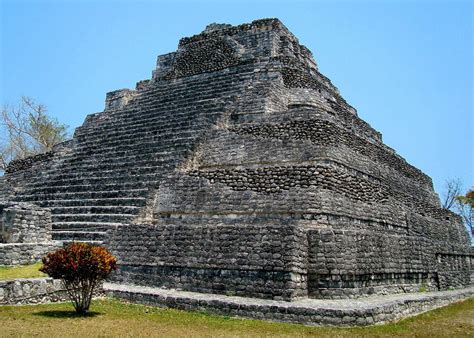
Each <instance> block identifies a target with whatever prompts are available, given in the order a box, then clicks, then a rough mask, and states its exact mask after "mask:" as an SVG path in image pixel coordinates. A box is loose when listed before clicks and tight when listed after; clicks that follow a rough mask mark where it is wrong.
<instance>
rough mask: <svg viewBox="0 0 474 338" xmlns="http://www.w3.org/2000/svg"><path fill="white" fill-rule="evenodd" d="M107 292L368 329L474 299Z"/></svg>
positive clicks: (459, 295)
mask: <svg viewBox="0 0 474 338" xmlns="http://www.w3.org/2000/svg"><path fill="white" fill-rule="evenodd" d="M104 291H105V292H106V294H107V295H109V296H112V297H117V298H121V299H125V300H128V301H131V302H135V303H142V304H147V305H154V306H160V307H170V308H177V309H182V310H198V311H206V312H209V313H214V314H218V315H231V316H238V317H245V318H253V319H264V320H272V321H281V322H291V323H302V324H306V325H332V326H364V325H373V324H382V323H385V322H389V321H394V320H397V319H401V318H403V317H408V316H413V315H416V314H419V313H422V312H425V311H428V310H432V309H435V308H438V307H441V306H445V305H448V304H450V303H452V302H455V301H459V300H462V299H465V298H468V297H471V296H473V295H474V286H471V287H469V288H465V289H458V290H453V291H436V292H424V293H411V294H395V295H387V296H374V297H368V298H363V299H356V300H354V299H350V300H349V299H341V300H322V299H302V300H297V301H293V302H285V301H275V300H264V299H256V298H245V297H234V296H224V295H216V294H204V293H197V292H187V291H179V290H172V289H161V288H152V287H143V286H136V285H121V284H114V283H104Z"/></svg>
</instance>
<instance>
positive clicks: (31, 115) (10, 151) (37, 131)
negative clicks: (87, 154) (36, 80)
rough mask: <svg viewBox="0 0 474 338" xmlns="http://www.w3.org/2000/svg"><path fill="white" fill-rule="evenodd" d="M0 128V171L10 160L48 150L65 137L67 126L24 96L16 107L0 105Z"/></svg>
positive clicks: (66, 135)
mask: <svg viewBox="0 0 474 338" xmlns="http://www.w3.org/2000/svg"><path fill="white" fill-rule="evenodd" d="M0 128H1V132H0V172H1V171H5V169H6V167H7V166H8V163H10V162H11V161H13V160H16V159H21V158H25V157H28V156H32V155H36V154H39V153H43V152H46V151H49V150H51V149H52V148H53V147H54V146H55V145H56V144H58V143H61V142H63V141H65V140H66V139H67V138H68V132H67V128H68V127H67V126H66V125H64V124H62V123H60V122H58V120H57V119H55V118H53V117H51V116H49V115H48V111H47V109H46V107H45V106H44V105H42V104H37V103H36V102H35V101H34V100H32V99H31V98H29V97H25V96H24V97H22V98H21V100H20V102H19V104H18V105H17V106H16V107H14V106H7V105H5V106H4V107H3V108H2V111H1V114H0Z"/></svg>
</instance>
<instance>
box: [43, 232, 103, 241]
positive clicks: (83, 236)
mask: <svg viewBox="0 0 474 338" xmlns="http://www.w3.org/2000/svg"><path fill="white" fill-rule="evenodd" d="M106 235H107V232H105V231H52V237H53V240H58V241H100V242H102V241H103V240H104V239H105V238H106Z"/></svg>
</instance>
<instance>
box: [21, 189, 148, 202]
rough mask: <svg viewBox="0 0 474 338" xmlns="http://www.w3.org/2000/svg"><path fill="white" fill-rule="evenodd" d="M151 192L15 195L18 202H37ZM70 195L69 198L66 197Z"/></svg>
mask: <svg viewBox="0 0 474 338" xmlns="http://www.w3.org/2000/svg"><path fill="white" fill-rule="evenodd" d="M148 192H149V189H148V188H141V189H129V190H96V191H82V192H55V193H49V194H44V193H43V194H21V195H17V196H14V200H15V201H17V202H33V203H34V202H35V201H42V200H64V199H68V198H69V199H72V200H77V199H80V198H85V199H103V198H124V197H128V198H130V197H146V196H147V194H148ZM66 197H68V198H66Z"/></svg>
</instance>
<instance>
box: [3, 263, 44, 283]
mask: <svg viewBox="0 0 474 338" xmlns="http://www.w3.org/2000/svg"><path fill="white" fill-rule="evenodd" d="M41 266H42V263H36V264H31V265H17V266H0V280H6V279H15V278H32V277H46V275H45V274H44V273H42V272H39V271H38V270H39V268H41Z"/></svg>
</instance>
